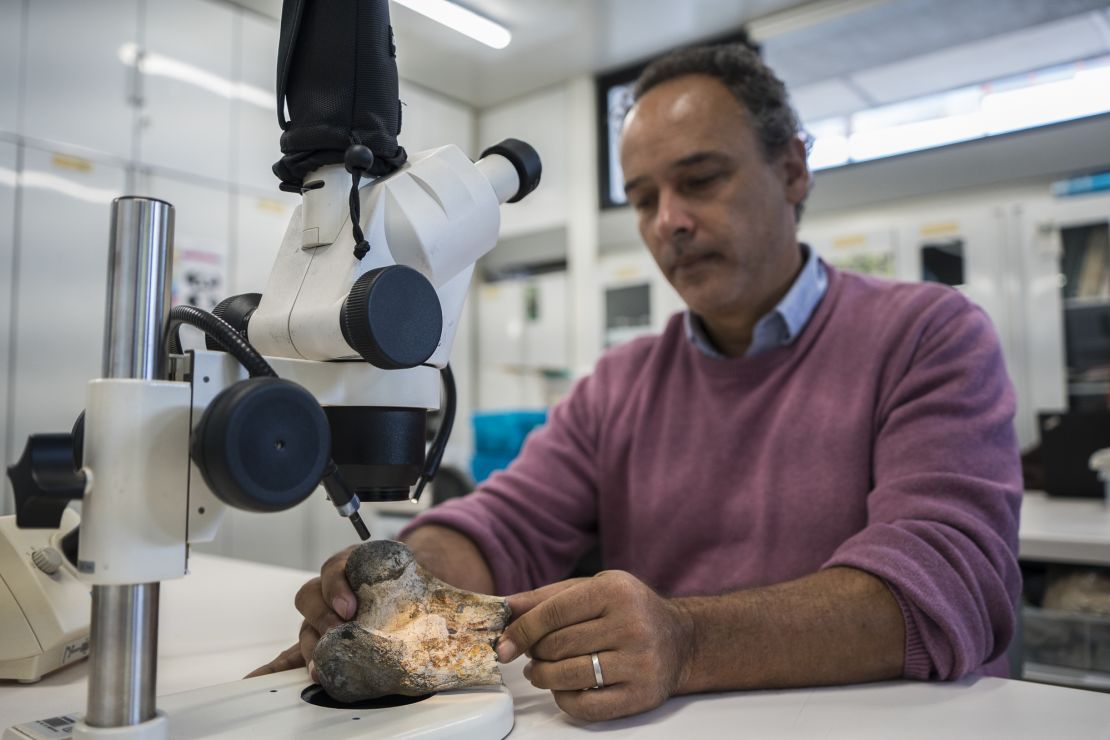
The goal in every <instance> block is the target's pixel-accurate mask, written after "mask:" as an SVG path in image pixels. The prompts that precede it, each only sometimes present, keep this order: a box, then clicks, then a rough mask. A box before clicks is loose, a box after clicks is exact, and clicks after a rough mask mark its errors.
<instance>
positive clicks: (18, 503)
mask: <svg viewBox="0 0 1110 740" xmlns="http://www.w3.org/2000/svg"><path fill="white" fill-rule="evenodd" d="M8 479H9V480H10V481H11V482H12V490H13V492H14V493H15V523H16V526H18V527H22V528H24V529H56V528H57V527H58V526H60V525H61V523H62V511H64V510H65V508H66V505H67V504H68V503H69V502H70V501H73V500H76V499H79V498H81V497H82V496H84V495H85V474H84V473H82V472H81V471H80V470H78V469H77V464H76V461H75V460H74V457H73V435H72V434H32V435H31V436H30V438H28V440H27V446H26V447H24V448H23V455H22V456H21V457H20V458H19V462H17V463H16V464H15V465H11V466H9V467H8Z"/></svg>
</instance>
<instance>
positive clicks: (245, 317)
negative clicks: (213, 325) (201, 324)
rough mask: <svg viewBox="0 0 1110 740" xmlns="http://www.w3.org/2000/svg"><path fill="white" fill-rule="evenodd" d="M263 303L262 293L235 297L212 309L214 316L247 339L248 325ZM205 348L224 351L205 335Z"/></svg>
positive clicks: (221, 302)
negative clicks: (259, 305)
mask: <svg viewBox="0 0 1110 740" xmlns="http://www.w3.org/2000/svg"><path fill="white" fill-rule="evenodd" d="M261 302H262V294H261V293H242V294H240V295H233V296H231V297H230V298H224V299H223V300H222V301H220V302H219V303H217V304H216V307H215V308H213V309H212V314H213V315H214V316H218V317H219V318H221V319H223V320H224V321H226V322H227V323H229V324H231V328H233V329H234V330H235V331H237V332H239V333H240V334H241V335H242V336H243V338H244V339H245V338H246V336H247V324H248V323H250V320H251V315H252V314H253V313H254V311H255V309H257V308H258V304H259V303H261ZM204 346H205V347H207V348H208V349H211V350H222V349H223V347H222V346H220V343H219V342H217V341H216V340H215V339H213V338H212V337H211V336H209V335H208V334H205V335H204Z"/></svg>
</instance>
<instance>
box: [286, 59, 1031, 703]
mask: <svg viewBox="0 0 1110 740" xmlns="http://www.w3.org/2000/svg"><path fill="white" fill-rule="evenodd" d="M635 98H636V102H635V105H634V106H633V108H632V110H631V112H630V114H629V116H628V118H627V120H626V123H625V126H624V132H623V137H622V143H621V164H622V168H623V171H624V175H625V177H626V190H627V192H628V197H629V201H630V202H631V204H632V207H633V208H634V209H635V211H636V213H637V216H638V219H639V230H640V234H641V237H642V238H643V240H644V242H645V243H646V244H647V247H648V249H649V250H650V251H651V253H652V256H653V257H654V258H655V260H656V262H657V263H658V265H659V268H660V269H661V270H662V271H663V273H664V274H665V276H666V277H667V279H668V280H669V281H670V282H671V284H672V285H673V286H674V287H675V289H676V290H677V291H678V293H679V294H680V295H681V296H682V298H683V300H684V301H685V303H686V304H687V306H688V307H689V311H688V312H687V313H686V314H684V315H676V316H674V317H672V318H671V321H670V322H669V324H668V325H667V327H666V329H665V330H664V332H663V334H662V335H661V336H659V337H651V338H644V339H639V340H636V341H633V342H630V343H628V344H626V345H623V346H621V347H617V348H615V349H614V350H612V351H610V352H608V353H607V354H606V355H605V356H604V357H603V358H602V359H601V360H600V361H599V362H598V365H597V367H596V369H595V371H594V373H593V374H592V375H591V376H589V377H587V378H585V379H583V380H582V381H580V382H579V383H578V384H577V385H576V387H575V389H574V390H573V392H572V393H571V394H570V396H569V397H568V398H567V399H566V400H565V401H564V402H562V403H561V404H559V405H558V406H556V407H555V408H554V409H553V411H552V413H551V417H550V420H549V423H548V424H547V426H546V427H544V428H543V429H542V430H539V431H537V432H536V433H533V435H532V436H531V437H530V438H529V439H528V441H527V443H526V444H525V447H524V449H523V451H522V453H521V455H520V457H519V458H518V459H517V461H516V462H514V464H513V465H512V466H511V467H510V468H509V469H508V470H507V471H505V472H503V473H501V474H498V475H495V476H494V477H492V478H491V479H490V480H489V481H487V482H486V483H484V484H483V485H482V486H480V487H479V489H478V490H477V491H476V492H475V493H473V494H471V495H469V496H467V497H464V498H462V499H459V500H456V501H452V502H449V503H447V504H445V505H443V506H441V507H437V508H436V509H433V510H431V511H429V512H428V513H426V514H424V515H423V516H421V517H419V518H417V519H416V520H415V522H414V523H413V524H412V525H411V526H410V527H409V528H408V529H407V530H406V531H405V532H404V533H403V535H402V537H403V539H404V540H405V541H406V542H407V543H408V544H409V546H410V547H411V548H412V549H413V551H414V553H416V556H417V559H418V560H419V561H421V562H422V563H423V564H424V565H425V566H426V567H427V568H428V569H429V570H431V571H432V572H433V573H436V574H437V575H439V576H440V577H441V578H443V579H445V580H447V581H449V582H451V583H453V584H455V585H458V586H460V587H463V588H468V589H471V590H476V591H484V592H495V593H509V594H514V595H512V596H510V598H509V604H510V606H511V608H512V610H513V614H514V618H515V621H514V622H513V623H512V624H511V625H510V627H509V628H508V629H507V630H506V632H505V634H504V636H503V637H502V639H501V641H500V643H499V644H498V646H497V652H498V656H499V658H500V659H502V660H505V661H508V660H513V659H514V658H516V657H517V656H518V655H520V654H527V655H528V656H529V657H530V658H531V662H530V663H529V664H528V666H527V667H526V668H525V675H526V676H528V677H529V679H530V680H531V681H532V683H533V684H535V685H536V686H538V687H541V688H546V689H550V690H551V691H552V692H553V694H554V698H555V701H556V702H557V703H558V705H559V706H560V707H562V708H563V709H564V710H565V711H566V712H568V713H569V714H571V715H574V716H576V717H580V718H583V719H587V720H597V719H607V718H613V717H618V716H623V715H627V714H633V713H637V712H642V711H645V710H647V709H650V708H652V707H655V706H657V705H659V704H660V703H662V702H663V701H664V700H665V699H666V698H667V697H668V696H672V695H675V694H682V693H692V692H700V691H713V690H723V689H745V688H767V687H789V686H807V685H817V684H840V683H851V682H861V681H875V680H881V679H888V678H896V677H909V678H918V679H930V678H939V679H952V678H957V677H959V676H962V675H964V674H966V673H968V672H970V671H975V670H983V671H985V672H987V673H992V674H995V675H1000V674H1004V672H1005V668H1004V665H1003V663H1002V661H1003V660H1004V655H1003V654H1004V651H1005V648H1006V646H1007V645H1008V643H1009V641H1010V639H1011V636H1012V635H1013V631H1014V604H1015V602H1016V599H1017V597H1018V593H1019V590H1020V575H1019V570H1018V565H1017V561H1016V549H1017V521H1018V511H1019V506H1020V499H1021V478H1020V469H1019V465H1018V452H1017V442H1016V438H1015V435H1014V431H1013V424H1012V420H1013V413H1014V396H1013V393H1012V390H1011V388H1010V385H1009V382H1008V380H1007V378H1006V374H1005V370H1004V367H1003V362H1002V356H1001V352H1000V350H999V346H998V341H997V338H996V337H995V334H994V332H993V330H992V328H991V325H990V322H989V320H988V319H987V317H986V316H985V315H984V313H983V312H982V311H981V310H979V309H978V308H976V307H975V306H973V305H971V304H970V303H969V302H968V301H967V300H966V299H965V298H964V296H963V295H962V294H960V293H958V292H956V291H954V290H951V289H949V288H946V287H941V286H936V285H924V284H919V285H911V284H898V283H893V282H887V281H880V280H875V279H870V278H865V277H862V276H859V275H853V274H850V273H842V272H839V271H837V270H834V269H833V268H831V267H828V266H826V265H824V264H823V263H821V261H820V260H819V259H818V258H817V256H816V255H815V254H814V253H813V251H812V250H810V249H808V248H806V247H804V246H802V245H799V244H798V242H797V241H796V237H795V229H796V220H797V218H798V215H799V214H800V211H801V207H802V204H803V202H804V200H805V197H806V194H807V191H808V189H809V182H810V178H809V171H808V169H807V166H806V151H805V147H804V145H803V143H802V141H801V140H800V138H799V136H798V133H799V132H798V124H797V119H796V117H795V115H794V113H793V112H792V111H791V109H790V107H789V104H788V102H787V99H786V93H785V90H784V89H783V87H782V84H781V83H780V82H779V81H778V80H777V79H776V78H775V77H774V76H773V74H772V73H771V72H770V71H769V70H768V69H767V68H766V67H764V66H763V64H762V62H761V61H760V60H759V58H758V57H757V56H756V55H755V54H753V53H752V52H751V51H749V50H748V49H746V48H744V47H740V46H728V47H715V48H701V49H694V50H688V51H682V52H678V53H676V54H674V55H671V56H670V57H667V58H665V59H663V60H661V61H659V62H657V63H655V64H653V65H652V66H651V67H649V68H648V69H647V70H646V71H645V72H644V74H643V75H642V76H641V78H640V80H639V81H638V83H637V87H636V95H635ZM595 540H597V541H599V542H600V545H601V551H602V561H603V563H604V564H605V566H606V567H607V568H610V570H607V571H604V572H602V573H600V574H599V575H597V576H595V577H593V578H588V579H577V580H572V581H560V579H561V578H565V577H566V575H567V574H568V573H569V572H570V569H571V567H572V566H573V564H574V562H575V561H576V559H577V558H578V557H579V556H580V555H581V554H582V553H583V552H584V551H585V550H586V549H587V548H588V547H589V546H590V545H591V544H592V543H593V542H594V541H595ZM345 559H346V555H345V553H340V554H339V555H337V556H335V557H333V558H332V559H331V560H329V561H328V563H327V564H325V566H324V568H323V570H322V574H321V577H320V578H319V579H314V580H313V581H311V582H309V583H308V584H306V585H305V587H304V588H302V589H301V592H300V593H299V594H298V596H297V606H298V608H299V609H300V610H301V612H302V613H303V614H304V615H305V627H304V630H303V631H302V634H301V644H300V646H299V647H298V646H294V648H291V649H290V650H289V651H287V652H286V653H285V654H283V655H282V656H279V658H278V659H277V660H275V661H274V663H272V664H271V665H270V666H269V667H268V669H270V670H280V669H283V668H286V667H290V666H291V665H293V664H300V663H299V661H300V660H301V655H304V656H311V648H312V646H313V645H314V644H315V641H316V639H317V638H318V634H319V633H321V632H322V631H324V630H326V629H327V628H328V627H330V626H332V625H334V624H336V623H338V622H340V621H342V619H343V618H347V617H350V616H351V615H353V613H354V605H355V602H354V596H353V594H352V593H351V592H350V589H349V587H348V586H347V585H346V583H345V582H344V579H343V576H342V568H343V564H344V562H345ZM529 589H535V590H529ZM597 686H601V688H599V689H597V690H592V691H583V689H589V688H594V687H597Z"/></svg>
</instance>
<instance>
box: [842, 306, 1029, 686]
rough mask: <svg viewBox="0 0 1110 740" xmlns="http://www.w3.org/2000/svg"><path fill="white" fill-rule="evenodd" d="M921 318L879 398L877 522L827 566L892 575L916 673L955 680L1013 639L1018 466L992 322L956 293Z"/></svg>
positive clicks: (871, 511) (872, 519) (1009, 397)
mask: <svg viewBox="0 0 1110 740" xmlns="http://www.w3.org/2000/svg"><path fill="white" fill-rule="evenodd" d="M922 316H923V317H924V318H923V319H922V320H920V321H919V322H918V323H917V325H916V329H915V331H912V332H909V336H910V337H912V338H914V339H915V340H916V341H915V342H914V343H913V344H912V345H911V346H910V350H909V351H907V352H905V356H906V358H907V359H905V360H898V359H897V356H898V355H897V352H896V353H895V354H894V355H892V358H891V364H890V366H889V367H888V371H889V373H890V375H889V377H890V380H888V381H887V382H886V383H884V388H886V389H887V390H886V391H885V392H884V393H883V395H882V397H881V398H880V399H879V406H878V413H877V416H876V421H875V439H874V445H873V453H874V456H873V461H872V464H873V469H872V472H873V481H874V488H873V489H872V491H871V492H870V494H869V496H868V503H867V526H866V527H865V528H864V529H863V530H861V531H860V532H859V533H858V534H856V535H855V536H853V537H852V538H850V539H849V540H847V541H846V542H845V543H844V544H843V545H842V546H840V547H839V548H838V549H837V551H836V552H835V553H834V554H833V556H832V558H831V559H830V560H829V561H828V562H827V563H825V565H824V566H823V567H832V566H851V567H854V568H859V569H861V570H864V571H867V572H869V573H871V574H873V575H876V576H878V577H879V578H881V579H883V580H884V581H885V582H886V583H887V585H888V586H889V588H890V589H891V591H892V593H893V594H894V597H895V599H896V601H897V602H898V605H899V606H900V608H901V610H902V615H903V617H904V619H905V627H906V648H905V650H906V652H905V668H904V675H905V677H906V678H914V679H941V680H951V679H956V678H959V677H961V676H963V675H965V674H967V673H969V672H971V671H974V670H976V669H978V668H980V666H982V665H983V664H985V663H988V662H990V661H992V660H994V659H996V658H998V657H999V656H1001V655H1002V654H1003V653H1004V651H1005V650H1006V647H1007V646H1008V645H1009V643H1010V640H1011V638H1012V637H1013V635H1014V631H1015V605H1016V603H1017V599H1018V595H1019V592H1020V590H1021V574H1020V570H1019V567H1018V562H1017V544H1018V542H1017V541H1018V517H1019V511H1020V507H1021V496H1022V486H1021V466H1020V460H1019V454H1018V445H1017V439H1016V436H1015V432H1014V426H1013V417H1014V409H1015V399H1014V393H1013V390H1012V388H1011V386H1010V382H1009V378H1008V376H1007V374H1006V370H1005V366H1004V363H1003V358H1002V352H1001V349H1000V347H999V343H998V339H997V336H996V335H995V332H994V329H993V327H992V325H991V323H990V321H989V319H988V318H987V317H986V315H985V314H984V313H983V312H982V311H981V310H980V309H978V308H977V307H975V306H973V305H972V304H970V303H969V302H968V301H967V300H966V299H964V298H963V296H961V295H959V294H956V293H952V294H950V296H949V297H946V298H945V299H943V300H941V301H938V302H937V303H936V304H934V305H933V306H932V307H931V308H930V309H927V310H926V311H924V312H923V313H922ZM911 341H913V340H911Z"/></svg>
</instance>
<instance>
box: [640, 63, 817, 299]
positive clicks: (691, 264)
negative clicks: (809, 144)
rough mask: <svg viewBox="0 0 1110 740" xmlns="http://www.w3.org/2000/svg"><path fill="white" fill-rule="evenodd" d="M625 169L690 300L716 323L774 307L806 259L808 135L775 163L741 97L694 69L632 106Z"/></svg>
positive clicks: (668, 266)
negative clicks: (799, 239)
mask: <svg viewBox="0 0 1110 740" xmlns="http://www.w3.org/2000/svg"><path fill="white" fill-rule="evenodd" d="M621 167H622V169H623V170H624V177H625V190H626V192H627V193H628V200H629V202H630V203H631V204H632V206H633V208H634V209H635V211H636V214H637V218H638V221H639V229H640V236H641V237H642V238H643V240H644V243H646V244H647V246H648V249H649V250H650V251H651V254H652V257H654V258H655V261H656V263H657V264H658V265H659V268H660V269H661V270H662V271H663V274H664V276H666V278H667V280H668V281H670V283H671V285H673V286H674V288H675V290H677V291H678V294H679V295H680V296H681V297H682V299H683V301H685V302H686V305H687V306H689V307H690V308H691V309H693V311H694V312H695V313H697V314H699V315H700V316H702V317H703V318H705V319H707V320H710V321H712V320H713V319H714V318H717V317H722V316H730V315H731V316H735V315H737V313H738V312H739V313H740V314H741V315H745V316H751V317H752V318H753V320H754V318H757V317H758V316H759V315H761V314H762V313H763V312H766V311H767V310H770V308H772V307H773V305H774V300H777V298H778V297H779V296H781V295H782V293H783V292H784V291H785V289H786V287H787V286H789V284H790V282H791V281H792V280H793V278H794V275H795V273H796V271H797V269H798V267H799V266H800V264H801V263H800V258H799V251H798V247H797V243H796V241H795V236H794V230H795V223H794V206H795V205H796V204H797V203H799V202H801V200H802V199H803V198H804V197H805V194H806V191H807V190H808V187H809V173H808V170H807V169H806V164H805V148H804V146H803V145H802V143H801V142H800V141H799V142H796V146H794V145H792V146H791V147H789V148H788V150H787V152H786V153H784V154H783V155H781V156H779V157H777V158H776V159H775V160H774V161H771V162H768V161H767V159H766V157H765V156H764V154H763V152H762V150H761V148H760V145H759V142H758V140H757V138H756V135H755V132H754V130H753V127H752V120H751V116H750V114H749V113H748V112H747V109H746V108H744V107H743V106H742V105H741V104H740V103H739V102H738V101H737V100H736V98H734V97H733V95H732V93H730V92H729V91H728V89H727V88H726V87H725V86H724V85H723V84H722V83H721V82H719V81H718V80H716V79H714V78H712V77H709V76H706V75H686V76H683V77H677V78H674V79H672V80H669V81H667V82H664V83H661V84H660V85H658V86H656V87H654V88H652V89H651V90H649V91H648V92H647V93H646V94H645V95H644V96H643V97H642V98H640V100H639V101H638V102H637V104H636V105H635V107H634V108H633V109H632V111H631V113H630V114H629V116H628V119H627V120H626V121H625V126H624V132H623V135H622V137H621Z"/></svg>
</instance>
